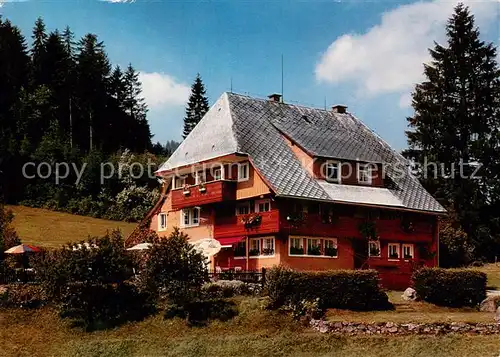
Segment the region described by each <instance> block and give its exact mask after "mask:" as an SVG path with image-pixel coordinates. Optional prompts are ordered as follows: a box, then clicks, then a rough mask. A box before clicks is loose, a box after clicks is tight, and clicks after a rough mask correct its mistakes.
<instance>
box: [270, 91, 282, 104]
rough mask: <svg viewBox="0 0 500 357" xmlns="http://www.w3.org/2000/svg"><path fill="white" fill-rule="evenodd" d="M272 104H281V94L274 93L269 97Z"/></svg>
mask: <svg viewBox="0 0 500 357" xmlns="http://www.w3.org/2000/svg"><path fill="white" fill-rule="evenodd" d="M267 97H268V98H269V101H270V102H276V103H281V94H278V93H273V94H269V95H268V96H267Z"/></svg>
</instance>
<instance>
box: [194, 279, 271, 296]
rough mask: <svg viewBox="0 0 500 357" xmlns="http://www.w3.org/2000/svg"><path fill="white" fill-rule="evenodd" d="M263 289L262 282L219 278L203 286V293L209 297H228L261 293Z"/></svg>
mask: <svg viewBox="0 0 500 357" xmlns="http://www.w3.org/2000/svg"><path fill="white" fill-rule="evenodd" d="M261 290H262V285H261V284H256V283H246V282H243V281H239V280H217V281H214V282H210V283H205V284H204V285H203V286H202V294H203V296H204V297H205V298H208V299H213V298H228V297H233V296H237V295H259V294H260V292H261Z"/></svg>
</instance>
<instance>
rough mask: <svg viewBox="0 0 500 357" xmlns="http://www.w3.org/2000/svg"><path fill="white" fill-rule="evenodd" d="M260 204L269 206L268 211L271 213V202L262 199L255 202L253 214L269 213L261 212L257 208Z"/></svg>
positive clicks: (267, 199)
mask: <svg viewBox="0 0 500 357" xmlns="http://www.w3.org/2000/svg"><path fill="white" fill-rule="evenodd" d="M262 203H264V204H265V203H268V204H269V211H271V200H270V199H269V198H264V199H262V200H256V201H255V212H256V213H258V212H269V211H261V210H260V208H259V205H260V204H262Z"/></svg>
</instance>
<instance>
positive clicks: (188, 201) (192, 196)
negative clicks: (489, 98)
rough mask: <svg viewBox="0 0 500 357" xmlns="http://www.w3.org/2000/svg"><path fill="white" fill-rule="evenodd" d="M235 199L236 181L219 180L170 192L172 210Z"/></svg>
mask: <svg viewBox="0 0 500 357" xmlns="http://www.w3.org/2000/svg"><path fill="white" fill-rule="evenodd" d="M235 199H236V181H228V180H219V181H212V182H207V183H205V184H202V185H194V186H187V187H185V188H180V189H175V190H172V209H174V210H178V209H181V208H185V207H193V206H201V205H205V204H209V203H217V202H223V201H232V200H235Z"/></svg>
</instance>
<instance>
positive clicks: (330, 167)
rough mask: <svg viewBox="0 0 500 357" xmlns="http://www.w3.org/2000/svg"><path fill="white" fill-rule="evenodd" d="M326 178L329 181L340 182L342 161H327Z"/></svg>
mask: <svg viewBox="0 0 500 357" xmlns="http://www.w3.org/2000/svg"><path fill="white" fill-rule="evenodd" d="M325 179H326V181H328V182H335V183H340V162H338V161H327V162H326V167H325Z"/></svg>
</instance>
